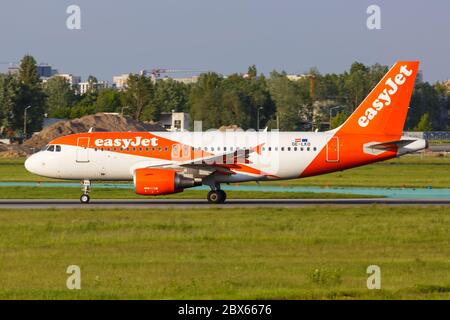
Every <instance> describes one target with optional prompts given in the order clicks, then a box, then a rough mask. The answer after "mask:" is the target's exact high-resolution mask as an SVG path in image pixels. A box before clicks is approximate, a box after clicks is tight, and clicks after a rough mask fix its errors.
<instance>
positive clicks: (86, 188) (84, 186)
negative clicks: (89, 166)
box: [80, 180, 91, 203]
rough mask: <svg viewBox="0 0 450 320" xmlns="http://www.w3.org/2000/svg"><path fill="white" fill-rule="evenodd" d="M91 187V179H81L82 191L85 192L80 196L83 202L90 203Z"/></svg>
mask: <svg viewBox="0 0 450 320" xmlns="http://www.w3.org/2000/svg"><path fill="white" fill-rule="evenodd" d="M90 189H91V181H89V180H81V191H82V192H83V194H82V195H81V197H80V202H81V203H89V200H90V199H91V198H90V197H89V190H90Z"/></svg>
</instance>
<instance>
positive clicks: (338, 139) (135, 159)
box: [25, 61, 427, 203]
mask: <svg viewBox="0 0 450 320" xmlns="http://www.w3.org/2000/svg"><path fill="white" fill-rule="evenodd" d="M418 67H419V62H418V61H399V62H397V63H396V64H395V65H394V66H393V67H392V68H391V69H390V70H389V71H388V73H387V74H386V75H385V76H384V78H383V79H382V80H381V81H380V82H379V83H378V84H377V86H376V87H375V88H374V89H373V90H372V92H370V94H369V95H368V96H367V97H366V99H365V100H364V101H363V102H362V103H361V104H360V105H359V107H358V108H357V109H356V110H355V111H354V112H353V113H352V114H351V115H350V117H349V118H348V119H347V120H346V121H345V122H344V123H343V124H342V125H341V126H340V127H338V128H336V129H333V130H330V131H326V132H278V131H276V132H268V131H267V130H264V131H259V132H255V131H253V132H219V131H213V132H86V133H79V134H72V135H68V136H63V137H59V138H56V139H54V140H53V141H51V142H50V143H49V144H48V145H47V146H46V147H45V148H44V149H43V150H41V151H40V152H37V153H35V154H33V155H31V156H30V157H29V158H28V159H27V160H26V161H25V167H26V169H27V170H28V171H30V172H32V173H34V174H37V175H41V176H45V177H51V178H57V179H74V180H75V179H76V180H80V181H81V182H82V190H83V194H82V195H81V197H80V201H81V202H82V203H88V202H89V200H90V199H89V191H90V186H91V181H93V180H97V181H101V180H103V181H105V180H107V181H114V180H115V181H133V182H134V186H135V192H136V193H137V194H140V195H152V196H157V195H164V194H171V193H177V192H181V191H183V190H184V189H186V188H191V187H195V186H199V185H207V186H209V187H210V188H211V191H210V192H209V193H208V196H207V199H208V201H209V202H210V203H223V202H224V201H225V199H226V194H225V192H224V191H223V190H222V189H221V184H224V183H237V182H246V181H268V180H270V181H271V180H284V179H297V178H305V177H310V176H314V175H320V174H325V173H329V172H334V171H341V170H345V169H349V168H353V167H358V166H362V165H366V164H370V163H374V162H378V161H383V160H387V159H391V158H394V157H397V156H401V155H404V154H407V153H411V152H415V151H418V150H421V149H424V148H426V147H427V142H426V141H425V140H423V139H417V138H412V137H406V136H403V135H402V134H403V126H404V123H405V119H406V114H407V111H408V106H409V102H410V98H411V93H412V90H413V88H414V82H415V78H416V75H417V72H418ZM411 174H413V173H411Z"/></svg>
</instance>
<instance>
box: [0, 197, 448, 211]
mask: <svg viewBox="0 0 450 320" xmlns="http://www.w3.org/2000/svg"><path fill="white" fill-rule="evenodd" d="M370 204H382V205H392V206H396V205H450V198H447V199H411V198H408V199H392V198H377V199H374V198H357V199H229V200H227V202H226V203H224V204H219V205H217V204H209V203H208V202H207V201H206V200H203V199H193V200H191V199H189V200H187V199H157V200H141V199H114V200H105V199H98V200H97V199H92V200H91V202H90V203H89V204H81V203H80V202H79V201H78V200H75V199H74V200H66V199H64V200H62V199H39V200H28V199H27V200H18V199H14V200H0V209H49V208H59V209H64V208H82V209H89V208H92V209H94V208H103V209H113V208H120V209H136V208H139V209H152V208H162V209H164V208H208V207H214V208H217V207H222V208H233V207H234V208H237V207H250V208H255V207H277V208H280V207H290V208H292V207H303V206H316V205H333V206H334V205H339V206H357V205H359V206H361V205H370Z"/></svg>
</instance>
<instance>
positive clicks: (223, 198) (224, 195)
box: [217, 190, 227, 203]
mask: <svg viewBox="0 0 450 320" xmlns="http://www.w3.org/2000/svg"><path fill="white" fill-rule="evenodd" d="M217 191H219V192H220V195H221V197H222V201H221V203H224V202H225V200H227V194H226V192H225V191H223V190H217Z"/></svg>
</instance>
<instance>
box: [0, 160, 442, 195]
mask: <svg viewBox="0 0 450 320" xmlns="http://www.w3.org/2000/svg"><path fill="white" fill-rule="evenodd" d="M23 162H24V159H22V158H20V159H1V160H0V181H57V180H54V179H47V178H43V177H39V176H36V175H33V174H30V173H29V172H27V171H26V170H25V168H24V166H23ZM263 184H264V183H263ZM266 184H269V185H284V186H297V185H298V186H300V185H308V186H330V187H332V186H335V187H341V186H358V187H361V186H364V187H429V186H431V187H434V188H444V187H447V188H448V187H450V156H448V157H437V156H430V155H424V156H420V155H410V156H403V157H401V158H398V159H393V160H390V161H385V162H380V163H375V164H372V165H368V166H363V167H360V168H354V169H350V170H346V171H341V172H335V173H331V174H326V175H322V176H317V177H310V178H306V179H298V180H288V181H273V182H266Z"/></svg>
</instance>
